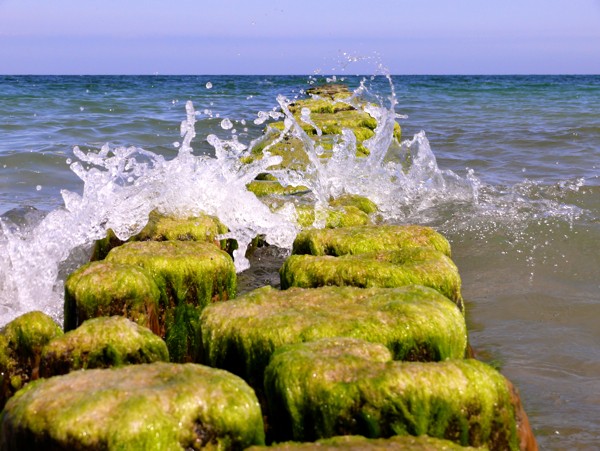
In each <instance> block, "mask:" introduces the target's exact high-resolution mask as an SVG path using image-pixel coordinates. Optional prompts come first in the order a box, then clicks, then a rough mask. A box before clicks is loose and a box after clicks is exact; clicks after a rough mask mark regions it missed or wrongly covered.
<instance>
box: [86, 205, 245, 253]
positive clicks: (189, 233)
mask: <svg viewBox="0 0 600 451" xmlns="http://www.w3.org/2000/svg"><path fill="white" fill-rule="evenodd" d="M228 231H229V230H228V229H227V226H225V225H224V224H223V223H222V222H221V221H219V219H218V218H216V217H214V216H210V215H199V216H189V217H185V218H178V217H173V216H165V215H162V214H160V213H158V212H156V211H153V212H151V213H150V216H149V218H148V223H147V224H146V226H145V227H144V228H143V229H142V231H141V232H140V233H138V234H137V235H134V236H132V237H131V238H129V240H127V241H176V240H177V241H206V242H209V243H213V244H215V245H216V246H218V247H220V248H221V249H223V250H226V251H229V250H230V249H233V248H235V243H233V242H232V240H218V239H217V236H218V235H222V234H224V233H227V232H228ZM122 244H123V241H121V240H119V239H118V238H117V237H116V236H115V234H114V233H113V231H112V230H109V231H108V233H107V236H106V237H105V238H103V239H101V240H98V241H96V243H95V244H94V251H93V255H92V261H95V260H102V259H104V258H106V256H107V255H108V253H109V252H110V250H111V249H113V248H115V247H117V246H120V245H122Z"/></svg>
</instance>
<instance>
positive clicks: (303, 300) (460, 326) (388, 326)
mask: <svg viewBox="0 0 600 451" xmlns="http://www.w3.org/2000/svg"><path fill="white" fill-rule="evenodd" d="M201 330H202V342H203V349H204V357H205V359H206V363H207V364H209V365H211V366H215V367H218V368H223V369H226V370H229V371H231V372H233V373H235V374H238V375H240V376H242V377H244V378H245V379H246V380H247V381H248V382H249V383H250V384H251V385H252V386H253V387H255V388H260V386H261V385H262V374H263V371H264V368H265V367H266V365H267V364H268V362H269V359H270V357H271V354H272V353H273V351H275V349H277V348H278V347H280V346H282V345H284V344H289V343H298V342H304V341H311V340H316V339H319V338H324V337H336V336H348V337H355V338H362V339H364V340H368V341H372V342H376V343H382V344H384V345H386V346H387V347H388V348H389V349H390V350H391V352H392V353H393V355H394V358H396V359H407V360H443V359H446V358H459V357H462V356H463V355H464V352H465V347H466V340H467V338H466V325H465V320H464V318H463V316H462V314H461V312H460V311H459V309H458V308H457V307H456V305H455V304H453V303H452V302H451V301H449V300H448V299H447V298H445V297H444V296H442V295H441V294H439V293H438V292H437V291H435V290H432V289H429V288H425V287H419V286H411V287H403V288H393V289H384V288H379V289H376V288H372V289H359V288H354V287H323V288H318V289H299V288H291V289H289V290H286V291H279V290H274V289H272V288H270V287H265V288H261V289H258V290H254V291H253V292H250V293H248V294H246V295H244V296H241V297H240V298H239V299H237V300H234V301H230V302H226V303H221V304H214V305H212V306H210V307H207V308H206V309H205V310H204V311H203V312H202V316H201Z"/></svg>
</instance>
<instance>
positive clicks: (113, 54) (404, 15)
mask: <svg viewBox="0 0 600 451" xmlns="http://www.w3.org/2000/svg"><path fill="white" fill-rule="evenodd" d="M348 60H359V61H364V63H357V64H352V65H347V64H346V63H347V61H348ZM373 61H377V62H378V64H379V63H381V64H383V65H384V66H385V67H386V68H387V69H388V70H389V72H390V73H392V74H600V0H502V1H493V0H370V1H365V0H362V1H356V0H344V1H340V0H319V1H317V0H293V1H292V0H269V1H267V0H251V1H250V0H239V1H238V0H229V1H227V0H220V1H211V2H207V1H203V0H177V1H166V0H54V1H49V0H0V74H148V75H150V74H165V75H168V74H207V75H213V74H261V75H263V74H265V75H266V74H303V75H304V74H313V73H322V74H332V73H343V72H346V71H348V72H356V73H359V72H361V73H364V72H362V67H361V64H364V66H365V69H366V70H369V69H370V68H369V67H367V66H369V65H372V64H373ZM369 72H370V73H372V71H371V70H369Z"/></svg>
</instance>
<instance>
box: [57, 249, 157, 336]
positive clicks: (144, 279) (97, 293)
mask: <svg viewBox="0 0 600 451" xmlns="http://www.w3.org/2000/svg"><path fill="white" fill-rule="evenodd" d="M159 303H160V291H159V289H158V286H157V285H156V283H155V282H154V280H153V278H152V274H151V273H150V272H148V271H146V270H145V269H144V268H141V267H139V266H132V265H124V264H119V263H113V262H107V261H99V262H91V263H88V264H86V265H83V266H82V267H81V268H79V269H77V270H76V271H75V272H73V273H72V274H71V275H69V277H68V278H67V280H66V282H65V318H64V327H65V331H69V330H72V329H75V328H76V327H78V326H79V325H80V324H82V323H83V322H84V321H86V320H88V319H90V318H96V317H99V316H113V315H121V316H125V317H127V318H129V319H130V320H132V321H134V322H136V323H138V324H139V325H141V326H144V327H147V328H149V329H151V330H152V331H153V332H154V333H156V334H158V335H162V334H164V330H163V329H162V328H161V318H160V304H159Z"/></svg>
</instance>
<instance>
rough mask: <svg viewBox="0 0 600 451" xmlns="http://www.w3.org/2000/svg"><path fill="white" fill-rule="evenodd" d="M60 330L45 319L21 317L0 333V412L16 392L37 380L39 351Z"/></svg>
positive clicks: (43, 316)
mask: <svg viewBox="0 0 600 451" xmlns="http://www.w3.org/2000/svg"><path fill="white" fill-rule="evenodd" d="M62 333H63V331H62V329H61V328H60V327H59V326H58V325H57V324H56V323H55V322H54V320H53V319H52V318H50V317H49V316H48V315H46V314H44V313H42V312H38V311H34V312H28V313H25V314H24V315H21V316H19V317H17V318H15V319H14V320H12V321H10V322H9V323H8V324H6V325H5V326H4V327H3V328H2V330H1V331H0V409H1V408H2V407H3V406H4V404H5V403H6V401H7V400H8V398H10V397H11V396H12V395H13V394H14V393H15V392H16V391H17V390H19V389H20V388H22V387H23V386H25V385H26V384H27V383H29V381H31V380H35V379H37V377H38V370H39V362H40V356H41V354H42V349H43V347H44V346H45V345H46V344H47V343H48V342H49V341H51V340H52V339H54V338H56V337H59V336H61V335H62Z"/></svg>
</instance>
